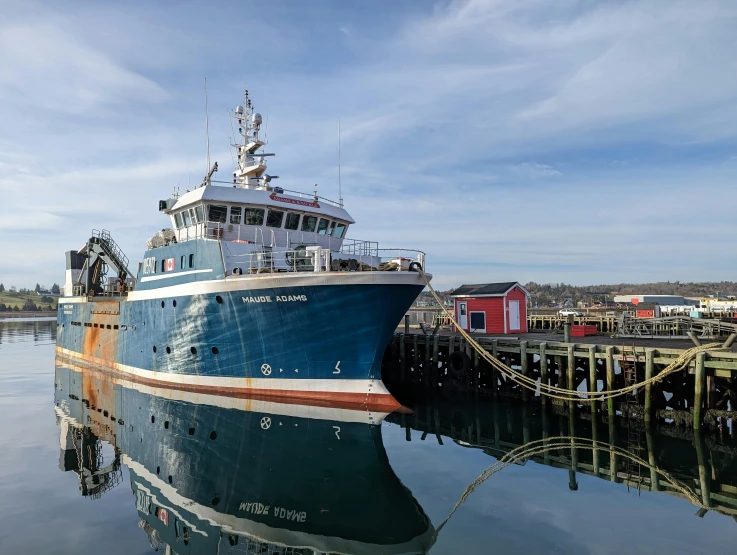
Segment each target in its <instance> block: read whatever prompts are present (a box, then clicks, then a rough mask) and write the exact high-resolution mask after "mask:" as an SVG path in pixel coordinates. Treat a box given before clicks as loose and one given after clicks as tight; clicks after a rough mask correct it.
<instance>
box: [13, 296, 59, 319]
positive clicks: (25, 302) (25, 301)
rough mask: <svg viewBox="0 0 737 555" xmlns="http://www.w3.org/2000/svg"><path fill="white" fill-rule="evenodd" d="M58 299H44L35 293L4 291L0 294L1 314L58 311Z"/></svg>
mask: <svg viewBox="0 0 737 555" xmlns="http://www.w3.org/2000/svg"><path fill="white" fill-rule="evenodd" d="M57 304H58V298H57V297H44V296H41V295H37V294H36V293H35V291H23V292H22V293H21V292H18V291H4V292H2V293H0V314H2V313H3V312H7V311H8V310H11V311H13V312H15V311H21V310H23V311H34V312H35V311H38V310H56V305H57Z"/></svg>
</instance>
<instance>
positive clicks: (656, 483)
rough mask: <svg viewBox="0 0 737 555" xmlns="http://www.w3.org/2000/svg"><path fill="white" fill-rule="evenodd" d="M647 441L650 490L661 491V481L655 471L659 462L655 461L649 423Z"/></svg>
mask: <svg viewBox="0 0 737 555" xmlns="http://www.w3.org/2000/svg"><path fill="white" fill-rule="evenodd" d="M645 440H646V441H647V462H648V463H650V489H651V490H652V491H660V479H659V476H658V471H657V470H655V467H656V466H657V461H656V460H655V444H654V442H653V430H652V425H651V424H650V423H649V422H648V423H647V424H646V425H645Z"/></svg>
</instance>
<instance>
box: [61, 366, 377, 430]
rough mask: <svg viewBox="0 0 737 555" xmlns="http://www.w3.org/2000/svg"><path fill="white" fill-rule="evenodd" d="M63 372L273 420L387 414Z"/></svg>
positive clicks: (370, 419) (362, 418)
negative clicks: (157, 385) (95, 377)
mask: <svg viewBox="0 0 737 555" xmlns="http://www.w3.org/2000/svg"><path fill="white" fill-rule="evenodd" d="M65 366H66V367H67V368H71V369H72V370H74V371H77V372H82V373H91V374H94V375H96V376H99V377H100V379H104V380H106V381H110V382H112V383H116V384H120V385H122V386H123V387H125V388H126V389H134V390H136V391H139V392H141V393H144V394H146V395H151V396H154V397H160V398H163V399H168V400H170V401H182V402H185V403H192V404H195V405H209V406H211V407H218V408H221V409H235V410H242V411H244V412H257V413H262V414H264V413H265V414H271V415H274V416H287V417H295V418H307V419H310V420H333V421H336V422H357V423H362V424H380V423H381V422H382V421H383V420H384V418H386V416H387V415H388V414H389V413H388V412H377V411H368V410H353V409H345V408H337V407H321V406H312V405H301V404H296V403H295V404H292V403H278V402H274V401H264V400H261V399H242V398H239V397H231V396H227V395H213V394H210V393H193V392H191V391H186V390H184V389H169V388H166V387H151V386H148V385H145V384H142V383H139V382H133V381H130V380H127V379H125V378H115V377H112V376H110V375H108V374H103V373H100V372H96V371H94V370H89V369H86V368H83V367H80V366H76V365H74V364H65Z"/></svg>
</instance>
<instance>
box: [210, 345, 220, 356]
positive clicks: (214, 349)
mask: <svg viewBox="0 0 737 555" xmlns="http://www.w3.org/2000/svg"><path fill="white" fill-rule="evenodd" d="M219 352H220V350H219V349H218V348H217V347H213V348H212V354H213V355H216V354H218V353H219Z"/></svg>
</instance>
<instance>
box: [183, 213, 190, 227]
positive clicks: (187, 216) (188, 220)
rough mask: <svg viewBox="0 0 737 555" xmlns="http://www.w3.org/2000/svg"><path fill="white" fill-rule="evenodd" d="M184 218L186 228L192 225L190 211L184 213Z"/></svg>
mask: <svg viewBox="0 0 737 555" xmlns="http://www.w3.org/2000/svg"><path fill="white" fill-rule="evenodd" d="M182 218H183V219H184V227H189V226H191V225H192V218H190V217H189V210H185V211H184V212H182Z"/></svg>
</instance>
